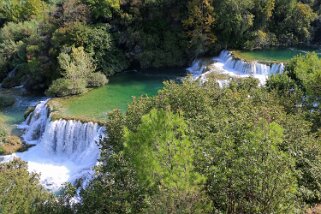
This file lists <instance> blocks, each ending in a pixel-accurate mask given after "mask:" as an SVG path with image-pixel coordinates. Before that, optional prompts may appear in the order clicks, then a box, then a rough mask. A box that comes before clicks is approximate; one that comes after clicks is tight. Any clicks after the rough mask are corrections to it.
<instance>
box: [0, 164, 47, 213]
mask: <svg viewBox="0 0 321 214" xmlns="http://www.w3.org/2000/svg"><path fill="white" fill-rule="evenodd" d="M0 191H1V194H2V195H1V197H0V212H1V213H36V211H37V210H38V207H41V206H42V205H43V204H44V203H46V202H48V201H49V200H51V199H52V198H51V196H50V194H49V193H48V192H46V191H45V190H44V189H43V188H42V186H41V185H40V184H39V178H38V175H36V174H33V173H32V174H29V173H28V170H27V164H26V163H25V162H22V161H21V160H17V159H15V160H13V161H12V162H8V163H1V164H0Z"/></svg>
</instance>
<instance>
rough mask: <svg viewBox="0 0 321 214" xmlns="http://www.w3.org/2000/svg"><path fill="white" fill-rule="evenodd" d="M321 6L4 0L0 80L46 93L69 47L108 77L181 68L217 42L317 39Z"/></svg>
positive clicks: (276, 43) (252, 0)
mask: <svg viewBox="0 0 321 214" xmlns="http://www.w3.org/2000/svg"><path fill="white" fill-rule="evenodd" d="M320 11H321V10H320V7H319V2H318V0H313V1H299V0H290V1H288V0H286V1H285V0H267V1H262V0H242V1H235V0H233V1H229V0H226V1H217V0H202V1H195V0H189V1H183V0H178V1H173V0H162V1H129V0H124V1H119V0H66V1H44V0H28V1H20V0H15V1H8V0H4V1H1V3H0V27H1V26H2V28H1V34H0V35H1V36H0V37H1V38H0V47H2V48H0V50H1V51H0V56H1V57H0V80H1V81H2V82H3V86H4V87H13V86H17V85H21V84H23V85H25V87H26V88H27V89H29V90H38V91H41V92H43V91H45V90H46V89H47V88H48V87H49V86H50V85H51V83H52V81H53V80H55V79H57V78H59V77H60V76H61V73H60V69H59V66H57V57H58V56H59V54H60V53H62V52H64V51H65V49H66V48H70V47H73V46H74V47H76V48H77V47H84V49H85V51H86V52H87V53H90V54H91V55H92V56H93V58H94V60H95V62H96V64H97V68H98V69H99V70H101V71H102V72H103V73H104V74H105V75H107V76H110V75H113V74H115V73H116V72H119V71H122V70H124V69H127V68H150V67H154V68H159V67H175V66H184V65H186V64H187V63H189V62H190V61H191V60H193V59H194V58H195V57H197V56H199V55H204V54H210V53H217V51H218V50H220V49H222V48H247V49H258V48H266V47H284V46H295V45H311V44H312V43H311V42H314V43H316V44H317V43H318V42H320V38H319V33H318V32H319V31H320V29H321V24H320V23H321V22H320V15H321V14H320ZM10 72H12V73H11V74H12V75H10V76H11V77H10V78H5V77H6V76H7V74H8V73H10ZM13 74H14V75H13Z"/></svg>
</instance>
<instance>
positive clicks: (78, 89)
mask: <svg viewBox="0 0 321 214" xmlns="http://www.w3.org/2000/svg"><path fill="white" fill-rule="evenodd" d="M86 86H87V83H86V80H84V79H76V80H70V79H63V78H60V79H57V80H55V81H54V82H53V83H52V84H51V86H50V87H49V89H48V91H47V95H49V96H57V97H64V96H68V95H78V94H81V93H84V92H85V91H86Z"/></svg>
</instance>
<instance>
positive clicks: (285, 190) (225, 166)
mask: <svg viewBox="0 0 321 214" xmlns="http://www.w3.org/2000/svg"><path fill="white" fill-rule="evenodd" d="M235 126H237V125H232V127H235ZM232 127H231V128H232ZM228 129H229V128H227V130H224V131H223V130H222V132H221V131H220V132H218V133H217V138H215V137H214V138H213V139H212V142H213V154H212V155H211V157H212V158H213V159H212V160H211V166H210V167H209V169H208V172H209V173H210V174H209V175H208V178H209V181H208V185H207V188H208V191H209V194H210V196H211V198H212V200H213V202H214V205H215V207H216V208H217V209H218V210H220V211H223V212H227V213H240V212H241V213H262V212H267V213H270V212H280V213H283V212H294V210H295V200H296V196H295V194H296V192H297V186H296V178H295V174H293V172H292V167H293V166H294V159H293V158H291V157H290V156H289V155H288V154H287V153H285V152H282V151H280V150H279V149H278V145H280V143H282V140H283V136H282V135H283V134H282V132H283V129H282V128H281V127H280V126H279V125H278V124H276V123H271V124H266V122H262V121H259V122H258V124H257V125H256V128H253V130H251V131H248V132H246V131H245V130H244V131H243V133H242V134H243V135H244V138H236V139H235V141H234V140H233V137H232V138H230V137H229V134H228V132H229V131H228ZM214 145H216V146H214Z"/></svg>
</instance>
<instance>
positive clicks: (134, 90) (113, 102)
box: [52, 69, 186, 120]
mask: <svg viewBox="0 0 321 214" xmlns="http://www.w3.org/2000/svg"><path fill="white" fill-rule="evenodd" d="M185 75H186V72H185V71H184V69H183V70H171V71H158V72H157V74H156V73H145V72H126V73H120V74H117V75H115V76H113V77H112V78H111V79H110V81H109V83H108V84H107V85H106V86H104V87H101V88H98V89H94V90H92V91H89V92H87V93H86V94H84V95H81V96H74V97H68V98H57V99H54V100H53V101H52V103H53V105H54V106H58V111H59V112H60V113H61V115H60V116H62V117H71V118H82V119H86V120H90V119H97V120H104V119H106V115H107V113H108V112H110V111H112V110H113V109H116V108H117V109H120V110H121V111H123V112H124V111H126V109H127V106H128V104H129V103H130V102H132V100H133V97H136V98H138V97H140V96H145V95H146V96H154V95H156V94H157V91H158V90H159V89H161V88H162V87H163V82H164V81H166V80H177V79H179V78H180V77H183V76H185Z"/></svg>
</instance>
